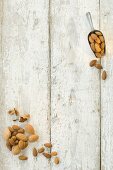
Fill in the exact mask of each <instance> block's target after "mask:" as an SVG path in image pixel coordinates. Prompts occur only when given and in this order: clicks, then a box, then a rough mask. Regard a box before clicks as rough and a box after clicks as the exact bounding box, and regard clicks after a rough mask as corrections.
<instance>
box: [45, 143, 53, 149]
mask: <svg viewBox="0 0 113 170" xmlns="http://www.w3.org/2000/svg"><path fill="white" fill-rule="evenodd" d="M44 146H45V147H47V148H51V147H52V144H51V143H45V144H44Z"/></svg>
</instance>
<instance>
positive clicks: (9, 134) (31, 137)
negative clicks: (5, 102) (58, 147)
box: [3, 108, 60, 164]
mask: <svg viewBox="0 0 113 170" xmlns="http://www.w3.org/2000/svg"><path fill="white" fill-rule="evenodd" d="M8 113H9V114H10V115H16V116H19V112H18V111H17V109H15V108H14V109H13V110H10V111H9V112H8ZM29 118H30V115H29V114H24V115H23V116H20V118H17V119H15V120H14V121H17V120H19V122H21V123H23V122H25V121H27V120H28V119H29ZM20 120H21V121H20ZM3 136H4V139H5V141H6V146H7V148H8V149H9V150H10V151H11V152H12V154H13V155H19V154H20V155H19V157H18V158H19V159H20V160H27V159H28V157H27V156H26V155H23V154H21V151H23V150H24V149H25V148H27V147H28V146H29V143H32V142H36V141H38V139H39V136H38V135H37V134H36V132H35V129H34V127H33V126H32V125H31V124H29V123H27V124H26V125H25V126H24V128H22V127H21V126H19V125H13V126H10V127H8V128H7V129H6V130H5V131H4V135H3ZM46 148H49V149H50V150H49V152H47V151H45V150H46ZM51 148H52V144H51V143H45V144H44V146H42V147H41V148H39V149H36V148H34V149H33V156H34V157H36V156H38V154H41V153H42V154H43V156H44V157H46V158H52V157H55V156H57V155H58V154H57V152H56V151H54V152H51ZM54 162H55V164H59V162H60V159H59V157H55V158H54Z"/></svg>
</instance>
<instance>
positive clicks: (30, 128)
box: [25, 124, 35, 134]
mask: <svg viewBox="0 0 113 170" xmlns="http://www.w3.org/2000/svg"><path fill="white" fill-rule="evenodd" d="M25 131H26V132H27V133H30V134H34V133H35V130H34V128H33V126H32V125H30V124H27V125H26V126H25Z"/></svg>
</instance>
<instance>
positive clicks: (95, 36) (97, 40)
mask: <svg viewBox="0 0 113 170" xmlns="http://www.w3.org/2000/svg"><path fill="white" fill-rule="evenodd" d="M86 16H87V19H88V21H89V24H90V27H91V30H92V31H91V32H90V33H89V34H88V42H89V45H90V47H91V49H92V51H93V53H94V54H95V56H96V57H97V58H101V57H103V56H104V55H105V52H106V45H105V39H104V36H103V33H102V32H101V31H99V30H95V29H94V27H93V22H92V17H91V13H90V12H87V13H86Z"/></svg>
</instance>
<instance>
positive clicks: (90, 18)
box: [86, 12, 94, 31]
mask: <svg viewBox="0 0 113 170" xmlns="http://www.w3.org/2000/svg"><path fill="white" fill-rule="evenodd" d="M86 17H87V19H88V22H89V25H90V27H91V30H92V31H93V30H94V26H93V21H92V17H91V13H90V12H87V13H86Z"/></svg>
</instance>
